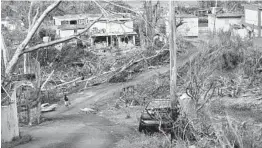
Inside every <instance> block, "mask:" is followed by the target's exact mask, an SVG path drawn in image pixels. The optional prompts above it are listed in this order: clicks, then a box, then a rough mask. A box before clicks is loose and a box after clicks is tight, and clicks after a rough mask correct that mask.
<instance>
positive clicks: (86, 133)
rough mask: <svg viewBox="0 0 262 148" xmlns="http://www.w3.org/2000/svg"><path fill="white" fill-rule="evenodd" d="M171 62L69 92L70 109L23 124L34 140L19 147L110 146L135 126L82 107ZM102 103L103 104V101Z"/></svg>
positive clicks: (161, 70) (191, 53)
mask: <svg viewBox="0 0 262 148" xmlns="http://www.w3.org/2000/svg"><path fill="white" fill-rule="evenodd" d="M196 53H197V50H196V49H192V50H189V51H188V53H187V54H186V55H185V56H182V57H179V58H178V60H177V61H178V62H177V66H178V67H179V66H181V65H182V64H183V63H185V62H186V61H188V59H190V58H191V57H192V56H194V55H195V54H196ZM168 70H169V65H167V66H163V67H160V68H157V69H153V70H148V71H146V72H144V73H142V74H140V75H139V76H137V77H136V78H135V79H133V80H132V81H130V82H127V83H117V84H103V85H100V86H96V87H92V88H90V89H88V90H85V91H83V92H80V93H76V94H72V95H69V99H70V100H72V101H71V103H72V105H71V106H70V108H69V109H68V108H66V107H64V106H63V105H61V106H59V107H58V108H57V110H56V111H54V112H50V113H45V114H44V115H43V116H44V117H46V118H48V119H50V121H46V122H44V123H42V124H40V125H38V126H34V127H22V128H21V129H20V130H21V132H22V133H24V134H30V135H31V136H32V137H33V140H32V141H31V142H29V143H27V144H23V145H19V146H16V148H111V147H114V144H115V143H116V142H117V141H118V140H119V138H122V137H123V136H124V135H127V134H129V133H131V132H132V131H133V130H134V129H131V128H129V127H124V126H123V125H117V124H115V123H112V122H110V121H109V120H107V119H105V118H103V117H100V116H98V115H95V114H85V113H83V112H80V108H85V107H93V105H94V104H96V103H98V104H99V102H103V101H105V100H106V99H108V97H110V96H112V95H113V94H114V92H118V91H119V90H121V88H123V87H125V86H128V85H134V84H136V83H138V82H140V81H142V80H145V79H148V78H150V77H151V76H153V75H155V74H157V73H165V72H167V71H168ZM102 104H103V103H102Z"/></svg>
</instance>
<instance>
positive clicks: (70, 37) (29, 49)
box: [20, 15, 103, 55]
mask: <svg viewBox="0 0 262 148" xmlns="http://www.w3.org/2000/svg"><path fill="white" fill-rule="evenodd" d="M102 17H103V15H101V16H100V17H99V18H98V19H96V20H94V21H93V22H92V24H90V25H89V26H88V27H87V28H86V29H84V30H83V31H81V32H79V33H78V34H76V35H72V36H69V37H66V38H62V39H58V40H55V41H51V42H48V43H43V44H38V45H36V46H33V47H30V48H27V49H26V50H25V51H24V52H22V53H21V54H20V55H22V54H24V53H27V52H32V51H34V50H37V49H39V48H43V47H48V46H52V45H55V44H59V43H63V42H65V41H69V40H71V39H74V38H77V37H78V36H79V35H81V34H83V33H85V32H86V31H88V30H89V29H90V28H91V27H92V26H93V25H94V24H95V23H96V22H97V21H99V20H100V19H101V18H102Z"/></svg>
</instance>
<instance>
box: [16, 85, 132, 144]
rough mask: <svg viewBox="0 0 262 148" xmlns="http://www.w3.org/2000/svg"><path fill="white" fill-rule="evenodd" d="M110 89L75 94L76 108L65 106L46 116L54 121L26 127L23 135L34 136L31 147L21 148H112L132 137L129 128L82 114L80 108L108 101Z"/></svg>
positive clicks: (73, 105) (102, 88)
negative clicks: (104, 99)
mask: <svg viewBox="0 0 262 148" xmlns="http://www.w3.org/2000/svg"><path fill="white" fill-rule="evenodd" d="M110 88H111V87H110V86H108V85H103V86H99V87H95V88H92V89H90V90H87V91H85V92H81V93H77V94H72V95H70V96H69V98H70V99H72V106H71V107H70V108H69V109H67V108H66V107H64V106H63V105H61V106H60V107H59V108H58V109H57V111H55V112H50V113H46V114H44V117H46V118H48V119H50V121H47V122H44V123H42V124H41V125H39V126H34V127H30V128H29V127H23V128H21V131H22V132H24V133H26V134H30V135H32V137H33V140H32V141H31V142H30V143H27V144H24V145H19V146H17V148H52V147H54V148H88V147H90V148H107V147H108V148H110V147H113V144H114V143H115V142H116V141H117V140H118V138H119V137H121V136H123V135H125V134H127V133H129V132H130V131H131V130H130V129H129V128H127V127H123V126H119V125H116V124H114V123H112V122H110V121H108V120H107V119H105V118H102V117H100V116H97V115H95V114H85V113H83V112H80V108H85V107H90V105H91V103H93V102H95V101H97V100H98V99H102V98H103V97H105V95H106V93H105V92H110Z"/></svg>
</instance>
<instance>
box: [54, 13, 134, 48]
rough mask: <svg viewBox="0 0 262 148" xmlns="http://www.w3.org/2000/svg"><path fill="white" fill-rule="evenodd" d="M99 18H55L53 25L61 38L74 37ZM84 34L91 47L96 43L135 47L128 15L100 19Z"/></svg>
mask: <svg viewBox="0 0 262 148" xmlns="http://www.w3.org/2000/svg"><path fill="white" fill-rule="evenodd" d="M99 17H100V14H77V15H65V16H56V17H54V24H55V26H57V29H56V34H57V35H58V36H59V37H61V38H63V37H68V36H71V35H74V34H76V33H79V32H81V31H82V30H84V29H85V28H87V27H88V26H89V24H90V23H92V22H93V21H94V20H96V19H98V18H99ZM86 34H88V35H91V38H90V39H91V41H90V42H91V45H94V44H96V43H98V42H99V43H102V42H103V43H105V45H106V46H110V45H112V46H118V45H120V43H122V42H124V43H127V44H129V43H132V44H133V45H135V35H136V32H134V29H133V20H132V19H131V18H130V14H117V15H113V16H110V17H108V18H107V17H102V18H101V19H100V20H99V21H98V22H96V23H95V24H94V25H93V26H92V27H91V28H90V29H89V31H88V32H87V33H86ZM121 45H122V44H121Z"/></svg>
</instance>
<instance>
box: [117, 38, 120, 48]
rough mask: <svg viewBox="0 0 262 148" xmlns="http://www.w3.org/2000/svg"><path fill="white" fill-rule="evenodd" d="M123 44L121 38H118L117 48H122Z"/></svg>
mask: <svg viewBox="0 0 262 148" xmlns="http://www.w3.org/2000/svg"><path fill="white" fill-rule="evenodd" d="M120 44H121V38H120V36H118V37H117V47H120Z"/></svg>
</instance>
